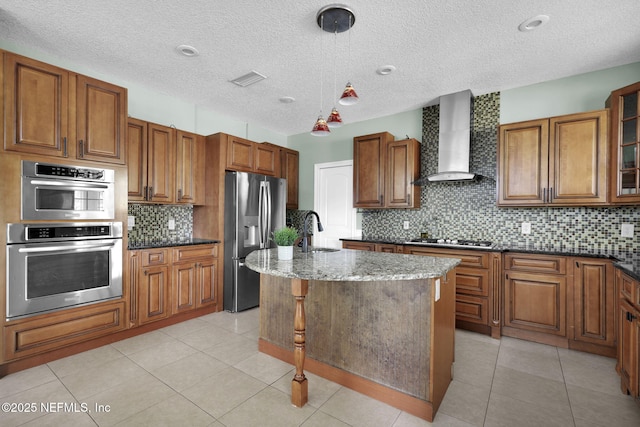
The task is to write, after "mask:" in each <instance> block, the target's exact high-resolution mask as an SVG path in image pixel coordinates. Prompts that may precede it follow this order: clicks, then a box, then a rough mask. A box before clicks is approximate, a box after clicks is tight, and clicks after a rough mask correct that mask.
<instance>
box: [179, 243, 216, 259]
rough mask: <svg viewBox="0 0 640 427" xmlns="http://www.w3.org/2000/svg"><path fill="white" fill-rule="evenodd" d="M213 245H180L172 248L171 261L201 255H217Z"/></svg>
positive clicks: (199, 256) (200, 256)
mask: <svg viewBox="0 0 640 427" xmlns="http://www.w3.org/2000/svg"><path fill="white" fill-rule="evenodd" d="M217 256H218V247H217V246H215V245H194V246H180V247H175V248H173V262H181V261H190V260H194V259H197V258H203V257H217Z"/></svg>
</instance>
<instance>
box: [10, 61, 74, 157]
mask: <svg viewBox="0 0 640 427" xmlns="http://www.w3.org/2000/svg"><path fill="white" fill-rule="evenodd" d="M3 56H4V67H3V71H4V88H3V90H4V148H5V150H10V151H20V152H24V153H31V154H41V155H47V156H57V157H68V156H69V149H70V148H72V147H71V146H73V144H72V143H71V142H72V141H74V140H75V134H74V133H72V132H75V128H74V126H73V125H70V123H69V120H70V117H69V110H70V106H69V85H70V79H72V77H70V73H69V72H68V71H67V70H63V69H62V68H58V67H54V66H53V65H49V64H45V63H43V62H39V61H35V60H33V59H29V58H25V57H22V56H19V55H14V54H12V53H9V52H4V55H3ZM74 101H75V100H74ZM70 145H71V146H70Z"/></svg>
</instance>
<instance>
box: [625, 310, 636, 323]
mask: <svg viewBox="0 0 640 427" xmlns="http://www.w3.org/2000/svg"><path fill="white" fill-rule="evenodd" d="M635 318H636V316H634V315H633V314H631V312H630V311H627V321H629V322H633V319H635Z"/></svg>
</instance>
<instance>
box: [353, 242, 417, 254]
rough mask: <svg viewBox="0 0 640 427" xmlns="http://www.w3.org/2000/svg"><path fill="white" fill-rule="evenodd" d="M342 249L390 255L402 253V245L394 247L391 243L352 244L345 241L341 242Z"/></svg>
mask: <svg viewBox="0 0 640 427" xmlns="http://www.w3.org/2000/svg"><path fill="white" fill-rule="evenodd" d="M342 248H343V249H356V250H359V251H371V252H387V253H390V254H402V253H404V249H403V246H402V245H394V244H393V243H373V242H353V241H349V240H345V241H343V242H342Z"/></svg>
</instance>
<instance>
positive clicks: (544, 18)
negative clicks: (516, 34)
mask: <svg viewBox="0 0 640 427" xmlns="http://www.w3.org/2000/svg"><path fill="white" fill-rule="evenodd" d="M547 22H549V16H548V15H537V16H534V17H533V18H529V19H527V20H526V21H524V22H523V23H522V24H520V25H518V30H520V31H522V32H527V31H533V30H535V29H538V28H540V27H542V26H543V25H544V24H546V23H547Z"/></svg>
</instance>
